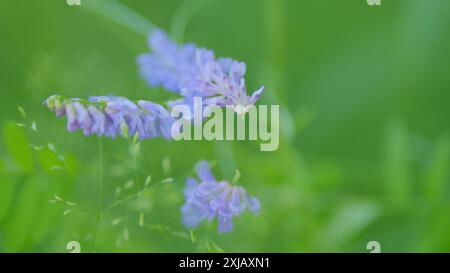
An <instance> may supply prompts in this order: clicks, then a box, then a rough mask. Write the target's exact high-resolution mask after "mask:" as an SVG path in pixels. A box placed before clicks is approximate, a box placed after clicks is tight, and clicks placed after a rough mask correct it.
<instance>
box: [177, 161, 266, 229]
mask: <svg viewBox="0 0 450 273" xmlns="http://www.w3.org/2000/svg"><path fill="white" fill-rule="evenodd" d="M196 170H197V176H198V177H199V179H200V182H198V181H197V180H196V179H195V178H192V177H189V178H188V179H187V180H186V187H185V189H184V195H185V198H186V202H185V203H184V205H183V206H182V208H181V213H182V216H183V224H184V225H185V226H186V227H189V228H195V227H197V226H198V225H199V224H200V223H201V222H202V221H203V220H206V219H208V220H213V219H214V218H216V217H217V219H218V231H219V232H220V233H224V232H229V231H231V230H232V229H233V217H235V216H239V215H241V214H242V213H243V212H244V211H245V210H246V209H249V210H250V211H251V212H253V213H255V214H258V213H259V211H260V209H261V205H260V203H259V201H258V199H257V198H256V197H253V196H248V195H247V193H246V191H245V189H244V188H243V187H241V186H237V185H234V184H231V183H229V182H227V181H221V182H218V181H217V180H216V178H215V177H214V175H213V174H212V173H211V170H210V168H209V166H208V163H207V162H206V161H200V162H198V163H197V165H196Z"/></svg>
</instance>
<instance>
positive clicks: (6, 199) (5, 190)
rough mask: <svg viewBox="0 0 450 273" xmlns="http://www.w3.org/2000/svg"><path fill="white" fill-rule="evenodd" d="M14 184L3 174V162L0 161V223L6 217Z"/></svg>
mask: <svg viewBox="0 0 450 273" xmlns="http://www.w3.org/2000/svg"><path fill="white" fill-rule="evenodd" d="M14 189H15V184H14V183H13V181H11V180H10V179H9V177H8V176H7V174H6V173H5V170H4V167H3V162H2V161H0V222H2V221H3V219H4V218H5V217H6V215H7V213H8V211H9V208H10V207H11V202H12V199H13V196H14Z"/></svg>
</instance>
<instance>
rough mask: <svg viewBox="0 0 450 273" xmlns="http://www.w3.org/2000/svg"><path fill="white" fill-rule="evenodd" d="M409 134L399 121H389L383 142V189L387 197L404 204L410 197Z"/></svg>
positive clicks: (401, 204) (397, 203) (400, 204)
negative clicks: (384, 142) (384, 141)
mask: <svg viewBox="0 0 450 273" xmlns="http://www.w3.org/2000/svg"><path fill="white" fill-rule="evenodd" d="M409 141H410V140H409V135H408V131H407V129H406V126H405V125H404V124H403V123H402V122H400V121H393V122H390V123H389V125H388V128H387V134H386V144H385V156H386V157H385V170H384V171H385V184H384V185H385V189H386V192H387V193H388V195H389V199H390V200H392V201H393V203H395V204H396V205H399V206H404V205H406V204H407V203H408V202H409V201H410V198H411V192H412V168H411V162H410V160H411V155H410V150H411V147H410V143H409Z"/></svg>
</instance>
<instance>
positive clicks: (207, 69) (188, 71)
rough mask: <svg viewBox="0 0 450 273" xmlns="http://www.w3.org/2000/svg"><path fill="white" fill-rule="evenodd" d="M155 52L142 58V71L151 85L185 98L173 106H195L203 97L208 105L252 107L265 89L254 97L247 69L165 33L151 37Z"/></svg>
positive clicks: (150, 42) (151, 45)
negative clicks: (170, 37)
mask: <svg viewBox="0 0 450 273" xmlns="http://www.w3.org/2000/svg"><path fill="white" fill-rule="evenodd" d="M149 46H150V48H151V49H152V52H151V53H149V54H143V55H141V56H139V58H138V63H139V66H140V72H141V75H142V76H143V78H144V79H146V80H147V82H148V83H149V84H150V86H162V87H164V88H165V89H167V90H168V91H171V92H176V93H179V94H180V95H181V96H183V98H181V99H179V100H177V101H175V102H173V103H172V105H174V104H188V105H189V104H191V103H192V100H193V98H194V97H202V98H203V101H204V103H205V105H217V106H220V107H223V106H225V105H242V106H247V105H252V104H255V102H256V101H257V100H258V99H259V97H260V96H261V93H262V92H263V89H264V88H263V87H261V88H260V89H258V90H257V91H255V92H254V93H253V94H252V95H251V96H248V95H247V89H246V86H245V79H244V76H245V70H246V66H245V63H243V62H238V61H235V60H232V59H230V58H218V59H215V57H214V52H213V51H211V50H207V49H205V48H199V47H197V46H195V45H194V44H185V45H181V46H180V45H177V44H176V43H174V42H173V41H172V40H170V39H169V37H168V36H167V35H166V33H165V32H164V31H162V30H155V31H153V32H152V34H151V35H150V37H149Z"/></svg>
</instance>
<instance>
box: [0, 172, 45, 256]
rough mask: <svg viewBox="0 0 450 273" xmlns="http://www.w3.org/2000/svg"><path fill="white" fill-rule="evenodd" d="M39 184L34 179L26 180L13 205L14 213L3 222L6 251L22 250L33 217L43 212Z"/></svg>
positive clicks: (31, 227)
mask: <svg viewBox="0 0 450 273" xmlns="http://www.w3.org/2000/svg"><path fill="white" fill-rule="evenodd" d="M41 204H42V203H41V202H40V186H39V184H38V181H36V180H35V179H33V180H29V181H27V182H26V183H25V184H24V185H23V187H22V189H21V191H20V192H19V197H18V200H17V203H16V206H15V207H14V213H12V214H11V215H10V217H9V218H8V221H7V223H6V224H5V240H6V247H7V250H8V251H12V252H16V251H21V250H24V248H25V247H26V244H27V243H29V240H30V238H31V236H32V234H31V232H32V230H33V229H34V223H35V217H40V216H39V214H41V213H43V212H42V211H41V210H40V209H39V207H40V205H41Z"/></svg>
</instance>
